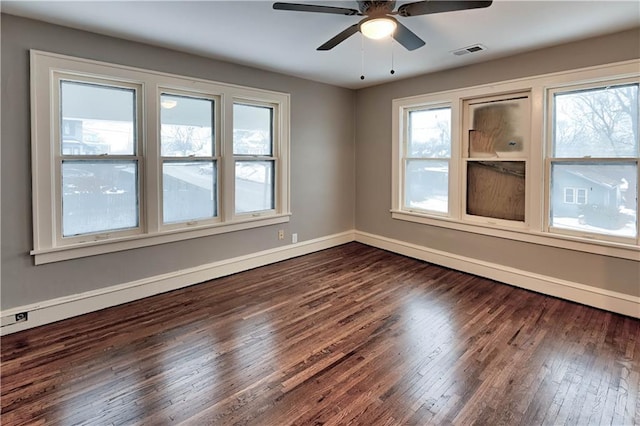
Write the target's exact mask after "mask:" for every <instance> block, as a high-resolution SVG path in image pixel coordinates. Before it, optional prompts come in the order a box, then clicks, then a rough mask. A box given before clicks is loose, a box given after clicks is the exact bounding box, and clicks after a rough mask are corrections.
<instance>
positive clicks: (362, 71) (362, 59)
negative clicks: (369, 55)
mask: <svg viewBox="0 0 640 426" xmlns="http://www.w3.org/2000/svg"><path fill="white" fill-rule="evenodd" d="M360 80H364V36H363V35H362V34H360Z"/></svg>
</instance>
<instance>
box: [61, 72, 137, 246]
mask: <svg viewBox="0 0 640 426" xmlns="http://www.w3.org/2000/svg"><path fill="white" fill-rule="evenodd" d="M56 82H57V83H58V84H57V88H58V90H57V93H58V95H59V99H60V102H59V106H60V107H59V109H58V110H57V111H56V122H58V123H60V126H58V129H59V131H60V133H59V134H58V135H56V137H55V138H54V141H55V143H56V146H57V147H58V148H57V149H56V150H57V151H59V153H60V155H59V156H57V158H58V159H59V160H58V162H57V164H56V168H57V170H59V172H58V173H59V175H60V178H61V182H60V193H61V200H60V203H58V206H59V208H60V210H61V211H60V212H59V217H61V218H62V223H61V226H60V229H59V230H58V231H59V233H60V234H61V237H62V238H65V239H68V240H71V241H73V240H74V239H77V237H78V236H80V235H84V234H101V233H114V234H115V233H120V234H128V233H131V232H132V231H133V232H137V231H138V230H139V226H140V209H139V206H140V202H139V169H140V166H139V163H140V157H139V155H138V152H139V144H138V140H137V135H138V133H139V132H138V119H137V101H136V99H137V98H138V94H139V92H140V86H137V85H124V84H122V83H117V82H113V81H109V80H99V79H90V78H82V77H77V76H70V75H66V74H62V73H60V74H57V77H56Z"/></svg>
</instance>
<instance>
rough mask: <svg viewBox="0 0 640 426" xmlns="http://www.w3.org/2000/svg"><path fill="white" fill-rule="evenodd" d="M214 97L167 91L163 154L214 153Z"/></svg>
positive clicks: (163, 102)
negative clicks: (168, 93)
mask: <svg viewBox="0 0 640 426" xmlns="http://www.w3.org/2000/svg"><path fill="white" fill-rule="evenodd" d="M213 108H214V103H213V101H212V100H211V99H197V98H190V97H186V96H175V95H167V94H163V95H162V96H161V97H160V123H161V124H160V139H161V153H162V154H161V155H162V156H163V157H188V156H190V155H193V156H196V157H210V156H212V155H213V153H214V148H213V145H214V137H213V111H214V109H213Z"/></svg>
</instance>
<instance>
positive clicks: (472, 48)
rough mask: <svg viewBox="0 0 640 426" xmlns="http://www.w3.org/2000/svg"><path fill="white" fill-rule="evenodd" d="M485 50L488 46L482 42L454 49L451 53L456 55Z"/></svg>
mask: <svg viewBox="0 0 640 426" xmlns="http://www.w3.org/2000/svg"><path fill="white" fill-rule="evenodd" d="M483 50H487V48H486V47H485V46H483V45H481V44H474V45H473V46H467V47H463V48H462V49H458V50H454V51H452V52H451V53H453V54H454V55H456V56H462V55H466V54H468V53H476V52H482V51H483Z"/></svg>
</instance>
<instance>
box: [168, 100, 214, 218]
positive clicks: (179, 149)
mask: <svg viewBox="0 0 640 426" xmlns="http://www.w3.org/2000/svg"><path fill="white" fill-rule="evenodd" d="M215 106H216V103H215V100H214V99H208V98H201V97H200V98H199V97H190V96H184V95H175V94H169V93H163V94H161V95H160V145H161V148H160V152H161V155H162V158H161V161H162V219H163V223H164V224H171V223H181V222H190V223H194V222H197V221H208V220H210V219H214V218H216V217H217V204H218V200H217V191H216V182H217V180H218V179H217V177H218V173H217V170H218V167H217V164H218V159H217V157H216V156H215V154H216V152H217V151H218V150H217V149H216V146H215V145H216V142H217V138H216V136H215V132H214V130H215V129H216V125H214V122H215V118H216V114H215V112H216V110H215Z"/></svg>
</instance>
